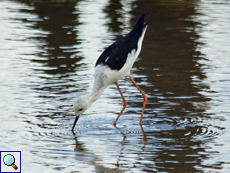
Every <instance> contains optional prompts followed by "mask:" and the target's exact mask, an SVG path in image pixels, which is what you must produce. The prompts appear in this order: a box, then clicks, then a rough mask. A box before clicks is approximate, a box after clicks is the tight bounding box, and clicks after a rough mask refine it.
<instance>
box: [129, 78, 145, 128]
mask: <svg viewBox="0 0 230 173" xmlns="http://www.w3.org/2000/svg"><path fill="white" fill-rule="evenodd" d="M129 78H130V80H131V81H132V82H133V84H134V85H135V86H136V87H137V89H138V90H139V91H140V92H141V94H142V95H143V97H144V103H143V108H142V112H141V118H140V122H139V124H141V122H142V118H143V114H144V111H145V106H146V103H147V100H148V97H147V96H146V95H145V93H144V92H143V91H142V90H141V88H140V87H139V86H138V85H137V83H136V82H135V81H134V79H133V78H132V76H130V75H129Z"/></svg>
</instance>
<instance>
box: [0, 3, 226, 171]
mask: <svg viewBox="0 0 230 173" xmlns="http://www.w3.org/2000/svg"><path fill="white" fill-rule="evenodd" d="M229 9H230V2H229V1H228V0H216V1H214V0H213V1H208V0H203V1H197V0H188V1H185V0H184V1H183V0H181V1H167V0H166V1H165V0H159V1H153V0H152V1H149V0H137V1H135V0H128V1H119V0H99V1H93V0H85V1H83V0H81V1H74V0H70V1H68V2H66V1H64V0H63V1H55V0H53V1H52V0H48V1H39V0H37V1H29V0H28V1H26V0H15V1H10V0H3V1H0V31H1V34H0V60H1V65H0V73H1V75H0V110H1V111H0V130H1V131H0V140H1V142H0V150H16V151H18V150H19V151H22V172H30V173H31V172H49V173H50V172H72V173H73V172H87V173H89V172H98V173H102V172H105V173H108V172H135V173H136V172H229V171H230V159H229V158H230V155H229V151H230V128H229V124H230V116H229V114H230V111H229V106H230V98H229V96H230V60H229V58H230V49H229V46H230V10H229ZM142 13H145V14H146V19H145V21H147V20H149V19H151V18H154V21H153V22H152V23H151V24H150V26H149V27H148V30H147V33H146V36H145V39H144V42H143V48H142V52H141V54H140V56H139V58H138V60H137V62H136V63H135V65H134V67H133V69H132V76H133V77H134V79H135V80H136V81H137V83H138V84H139V86H140V87H141V88H142V89H143V91H144V92H145V93H146V94H147V95H148V98H149V100H148V103H147V107H146V111H145V114H144V118H143V121H142V122H143V125H142V126H139V124H138V122H139V118H140V114H141V109H142V101H143V99H142V97H141V94H140V93H139V92H138V90H137V89H136V88H135V87H134V86H133V84H132V82H131V81H129V80H128V78H124V79H122V80H120V81H119V84H120V86H121V89H122V91H123V93H124V96H125V97H126V99H127V102H128V107H127V109H126V110H125V111H124V113H123V115H122V116H121V118H120V119H119V121H118V123H117V128H115V127H114V126H113V125H112V123H113V121H114V120H115V118H116V117H117V115H118V113H119V111H120V110H121V108H122V99H121V98H120V95H119V93H118V91H117V90H116V86H115V85H110V86H109V87H108V88H107V89H106V91H105V92H104V94H103V95H102V96H101V98H100V99H99V100H98V101H97V102H96V103H94V104H93V105H92V106H91V107H90V108H89V109H88V110H87V112H85V116H82V117H81V118H80V120H79V122H78V124H77V126H76V129H75V134H73V133H72V132H71V127H72V124H73V121H74V113H73V110H72V104H73V103H74V100H75V99H76V98H77V97H78V96H79V95H82V94H85V93H87V92H88V91H89V90H90V89H91V87H92V82H93V78H94V76H93V75H94V64H95V62H96V60H97V58H98V56H99V55H100V53H101V52H102V51H103V49H104V48H105V47H107V46H108V45H109V44H111V43H112V42H114V41H115V40H117V39H118V38H120V37H121V35H124V34H126V33H128V32H129V31H130V30H131V29H132V27H133V26H134V25H135V23H136V21H137V20H138V18H139V17H140V15H141V14H142ZM145 139H146V140H145Z"/></svg>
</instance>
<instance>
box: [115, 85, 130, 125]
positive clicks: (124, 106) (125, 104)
mask: <svg viewBox="0 0 230 173" xmlns="http://www.w3.org/2000/svg"><path fill="white" fill-rule="evenodd" d="M115 84H116V86H117V89H118V91H119V93H120V94H121V98H122V99H123V103H124V104H123V108H122V110H121V112H120V113H119V115H118V116H117V119H116V120H115V121H114V123H113V125H114V126H115V125H116V123H117V120H118V119H119V118H120V116H121V114H122V112H123V111H124V110H125V108H126V106H127V102H126V100H125V97H124V96H123V94H122V92H121V90H120V87H119V85H118V83H117V82H115Z"/></svg>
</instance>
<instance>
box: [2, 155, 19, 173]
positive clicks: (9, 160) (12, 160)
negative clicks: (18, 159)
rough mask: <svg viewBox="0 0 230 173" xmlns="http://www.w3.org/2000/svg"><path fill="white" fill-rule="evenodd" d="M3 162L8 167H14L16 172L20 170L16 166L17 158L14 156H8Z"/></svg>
mask: <svg viewBox="0 0 230 173" xmlns="http://www.w3.org/2000/svg"><path fill="white" fill-rule="evenodd" d="M3 162H4V164H5V165H7V166H12V167H13V168H14V169H15V170H17V169H18V167H17V166H16V165H15V164H14V163H15V158H14V156H13V155H12V154H7V155H5V156H4V158H3Z"/></svg>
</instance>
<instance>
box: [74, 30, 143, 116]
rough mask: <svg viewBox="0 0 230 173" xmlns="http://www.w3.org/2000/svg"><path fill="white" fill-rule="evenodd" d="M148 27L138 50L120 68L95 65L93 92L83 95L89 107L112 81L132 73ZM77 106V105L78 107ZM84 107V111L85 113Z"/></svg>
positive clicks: (130, 54) (133, 51) (134, 50)
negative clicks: (114, 68) (113, 68)
mask: <svg viewBox="0 0 230 173" xmlns="http://www.w3.org/2000/svg"><path fill="white" fill-rule="evenodd" d="M146 29H147V27H145V28H144V29H143V34H142V36H141V37H140V38H139V40H138V44H137V45H138V46H137V50H136V49H133V50H132V51H131V52H130V53H129V54H128V57H127V60H126V63H125V65H124V66H123V67H122V68H121V69H120V70H119V71H117V70H111V69H110V68H109V67H108V66H104V65H97V66H96V67H95V79H94V84H93V88H92V90H91V92H90V93H89V94H87V95H84V96H81V97H82V99H81V101H82V102H85V103H84V104H85V105H87V108H88V107H90V106H91V105H92V104H93V103H94V102H95V101H96V100H97V99H98V98H99V97H100V96H101V95H102V93H103V92H104V90H105V89H106V88H107V86H108V85H109V84H111V83H114V82H116V81H118V80H119V79H121V78H123V77H125V76H128V75H129V74H130V70H131V68H132V66H133V64H134V62H135V60H136V59H137V57H138V55H139V54H140V52H141V47H142V42H143V39H144V35H145V32H146ZM76 106H77V107H76ZM78 107H79V102H78V101H77V103H75V104H74V111H75V113H77V112H78ZM84 111H85V110H84V109H83V111H82V113H84Z"/></svg>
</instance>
